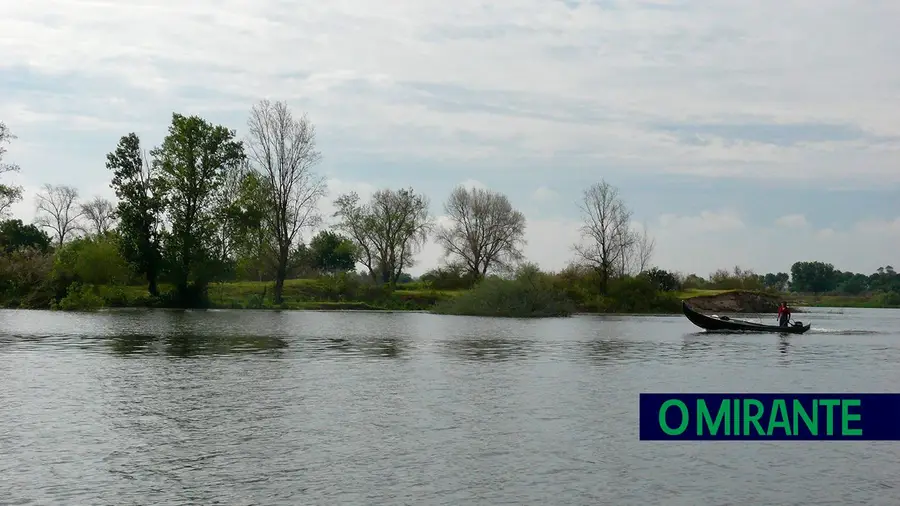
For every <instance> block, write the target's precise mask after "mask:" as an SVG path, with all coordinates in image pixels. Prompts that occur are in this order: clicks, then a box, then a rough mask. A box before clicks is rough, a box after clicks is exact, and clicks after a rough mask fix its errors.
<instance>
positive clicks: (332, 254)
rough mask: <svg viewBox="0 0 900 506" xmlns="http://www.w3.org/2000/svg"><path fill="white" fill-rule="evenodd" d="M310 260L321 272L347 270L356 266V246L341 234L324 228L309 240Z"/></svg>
mask: <svg viewBox="0 0 900 506" xmlns="http://www.w3.org/2000/svg"><path fill="white" fill-rule="evenodd" d="M309 260H310V264H311V267H312V268H313V269H316V270H318V271H321V272H328V273H335V272H347V271H350V270H353V269H354V268H355V267H356V246H355V245H354V244H353V241H351V240H350V239H348V238H346V237H344V236H342V235H340V234H336V233H334V232H332V231H330V230H323V231H321V232H319V233H318V234H316V235H315V237H313V238H312V240H311V241H309Z"/></svg>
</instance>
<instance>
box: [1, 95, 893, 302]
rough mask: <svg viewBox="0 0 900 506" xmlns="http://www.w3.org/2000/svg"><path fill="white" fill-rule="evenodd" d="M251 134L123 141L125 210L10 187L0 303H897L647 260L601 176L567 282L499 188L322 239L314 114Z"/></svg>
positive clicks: (198, 121)
mask: <svg viewBox="0 0 900 506" xmlns="http://www.w3.org/2000/svg"><path fill="white" fill-rule="evenodd" d="M247 127H248V135H246V136H243V135H242V136H239V135H238V134H237V132H236V131H235V130H231V129H229V128H226V127H224V126H221V125H215V124H212V123H210V122H208V121H206V120H204V119H203V118H200V117H197V116H183V115H180V114H177V113H174V114H172V117H171V124H170V125H169V128H168V131H167V134H166V135H165V136H164V137H163V138H162V139H161V142H160V144H159V145H158V146H156V147H154V148H152V149H150V150H149V153H147V152H145V150H144V148H143V147H142V144H141V139H140V138H139V137H138V136H137V135H136V134H134V133H129V134H126V135H124V136H122V137H121V138H120V140H119V142H118V144H117V145H116V146H111V148H112V151H111V152H110V153H109V154H108V155H107V159H106V168H107V169H108V170H109V171H110V176H111V178H110V187H111V188H112V189H113V190H114V191H115V194H116V199H117V201H116V202H110V201H107V200H105V199H102V198H99V197H96V198H93V199H89V200H87V201H81V200H80V198H79V195H78V191H77V190H76V189H75V188H73V187H70V186H65V185H51V184H47V185H44V186H43V187H42V190H41V191H40V192H39V194H38V195H37V197H36V203H37V215H36V217H35V220H34V223H33V224H25V223H23V222H22V221H21V220H19V219H15V218H14V217H10V216H8V211H9V209H10V205H12V204H13V203H15V202H17V201H19V200H21V198H22V189H21V188H19V187H14V186H9V185H3V184H0V306H2V307H14V308H40V309H46V308H54V309H60V310H92V309H97V308H102V307H179V308H253V309H377V310H433V311H434V312H437V313H441V314H462V315H484V316H507V317H547V316H567V315H570V314H572V313H574V312H612V313H677V312H679V311H680V300H681V299H683V298H689V297H693V296H698V295H709V294H715V293H720V292H721V291H724V290H738V289H740V290H757V291H769V292H777V293H786V294H787V293H789V295H785V297H790V299H789V300H791V301H793V303H794V304H801V303H807V304H810V305H824V304H829V305H855V306H862V307H875V306H878V307H885V306H900V300H898V298H900V277H898V275H897V273H896V272H894V269H893V268H892V267H890V266H887V267H884V268H882V269H879V270H878V272H876V273H874V274H872V275H868V276H866V275H862V274H854V273H846V272H840V271H836V270H835V269H834V268H833V267H832V266H831V265H830V264H824V263H821V262H797V263H795V264H794V265H793V266H792V268H791V272H790V274H788V273H770V274H765V275H757V274H755V273H753V272H751V271H744V270H741V269H739V268H737V267H736V268H735V269H734V270H733V271H726V270H719V271H716V272H714V273H712V274H711V275H710V276H709V278H703V277H700V276H697V275H695V274H690V275H687V276H684V275H681V274H678V273H672V272H667V271H665V270H662V269H659V268H657V267H654V266H653V265H652V264H651V259H652V256H653V250H654V241H653V239H652V238H650V237H649V236H648V234H647V231H646V230H645V229H644V230H641V231H640V232H639V231H638V230H635V229H633V228H632V226H631V223H632V218H631V211H630V210H629V209H628V207H627V206H626V205H625V203H624V202H623V201H622V199H621V198H620V197H619V195H618V191H617V190H616V188H614V187H613V186H611V185H610V184H608V183H606V182H604V181H601V182H599V183H597V184H594V185H592V186H590V187H589V188H588V189H586V190H585V191H584V192H583V194H582V196H581V199H580V201H579V202H578V207H579V209H580V210H581V214H582V220H583V226H582V229H581V232H582V237H581V240H580V242H579V243H578V244H575V245H574V250H575V252H576V257H575V258H574V259H572V261H571V263H570V265H569V266H568V267H566V268H565V269H563V270H562V271H560V272H541V271H540V270H539V269H538V268H537V267H536V266H534V265H531V264H529V263H528V262H527V260H526V259H525V256H524V254H523V248H524V245H525V240H524V234H525V230H526V228H527V223H526V219H525V216H524V215H523V214H522V213H521V212H519V211H518V210H516V209H514V208H513V206H512V205H511V203H510V201H509V199H508V198H507V197H506V196H505V195H503V194H501V193H498V192H495V191H492V190H486V189H466V188H463V187H457V188H455V189H453V190H452V192H451V194H450V195H449V197H448V198H447V200H446V201H445V203H444V206H443V211H444V216H443V219H442V220H441V221H440V222H439V221H438V220H436V219H435V218H434V217H433V216H431V215H430V213H429V209H430V204H429V199H428V198H427V197H426V196H424V195H421V194H419V193H417V192H416V191H415V190H413V189H412V188H401V189H381V190H378V191H376V192H375V193H374V194H373V195H372V196H371V197H370V198H369V199H368V201H364V200H363V199H361V198H360V196H359V195H357V194H355V193H353V192H350V193H347V194H343V195H339V196H338V197H337V198H336V199H335V201H334V207H335V208H336V209H337V211H336V213H335V214H334V216H333V218H335V219H336V223H335V224H334V225H333V226H332V227H330V229H329V228H328V227H323V226H322V224H323V221H324V220H323V216H321V215H320V211H319V209H320V205H319V204H320V202H319V201H320V199H321V198H322V197H323V196H324V195H325V194H326V187H325V182H324V179H323V178H321V177H320V176H318V175H316V174H315V173H314V172H313V168H314V167H315V166H316V164H317V163H318V162H319V161H320V159H321V155H320V153H319V152H318V151H317V150H316V143H315V128H314V127H313V125H312V124H311V123H310V122H309V120H308V119H307V118H306V116H305V115H304V116H302V117H299V118H294V117H293V115H292V114H291V112H290V111H289V110H288V108H287V106H286V105H285V104H284V103H280V102H279V103H274V104H273V103H270V102H268V101H262V102H260V103H259V104H257V105H256V106H254V107H253V108H252V109H251V112H250V118H249V120H248V125H247ZM14 138H15V137H14V136H13V135H12V134H11V132H10V131H9V129H8V128H7V127H6V125H4V124H3V123H0V176H2V175H3V174H4V173H8V172H16V171H19V170H20V169H19V167H17V166H15V165H11V164H8V163H3V156H4V155H5V153H6V151H5V149H3V145H4V144H5V143H7V142H10V141H11V140H12V139H14ZM239 138H244V139H246V140H238V139H239ZM48 232H49V233H48ZM304 233H308V234H309V241H308V242H306V241H304V240H303V237H304ZM428 241H434V242H436V243H437V244H438V245H440V246H441V248H442V249H443V252H444V259H443V263H442V265H440V266H439V267H437V268H435V269H432V270H430V271H429V272H427V273H425V274H424V275H423V276H421V277H420V278H419V279H418V280H414V279H413V278H412V277H411V276H410V275H409V274H408V270H409V269H410V268H411V267H413V266H414V265H415V257H416V255H417V254H418V253H419V251H420V249H421V247H422V246H423V245H424V244H426V243H427V242H428ZM357 266H362V270H360V271H358V272H357V271H355V269H356V267H357ZM808 293H813V294H814V295H808Z"/></svg>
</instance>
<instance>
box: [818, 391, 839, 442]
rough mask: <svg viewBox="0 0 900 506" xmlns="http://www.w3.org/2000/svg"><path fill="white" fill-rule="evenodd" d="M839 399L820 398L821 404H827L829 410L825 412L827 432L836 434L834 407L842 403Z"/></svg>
mask: <svg viewBox="0 0 900 506" xmlns="http://www.w3.org/2000/svg"><path fill="white" fill-rule="evenodd" d="M840 403H841V401H839V400H838V399H819V406H826V407H827V408H828V411H826V412H825V434H828V435H829V436H833V435H834V407H835V406H837V405H838V404H840Z"/></svg>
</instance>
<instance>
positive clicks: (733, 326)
mask: <svg viewBox="0 0 900 506" xmlns="http://www.w3.org/2000/svg"><path fill="white" fill-rule="evenodd" d="M681 309H682V311H684V316H686V317H687V319H688V320H690V321H691V323H693V324H694V325H696V326H698V327H700V328H702V329H706V330H709V331H719V332H722V331H725V332H776V333H780V334H802V333H804V332H806V331H807V330H809V328H810V326H811V325H812V324H809V323H807V324H806V325H803V322H794V323H792V324H791V325H788V326H787V327H781V326H778V325H764V324H762V323H755V322H748V321H746V320H735V319H733V318H729V317H727V316H707V315H705V314H701V313H698V312H697V311H694V310H693V309H692V308H691V307H690V305H688V303H687V302H685V301H681Z"/></svg>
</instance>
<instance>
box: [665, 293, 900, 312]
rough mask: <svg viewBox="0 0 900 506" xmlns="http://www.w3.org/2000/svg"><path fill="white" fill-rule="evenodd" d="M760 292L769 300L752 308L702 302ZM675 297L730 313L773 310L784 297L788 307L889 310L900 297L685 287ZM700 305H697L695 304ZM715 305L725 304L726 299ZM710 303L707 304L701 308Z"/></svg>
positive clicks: (745, 305) (880, 294)
mask: <svg viewBox="0 0 900 506" xmlns="http://www.w3.org/2000/svg"><path fill="white" fill-rule="evenodd" d="M738 293H744V294H760V295H762V296H764V298H765V299H766V300H768V301H770V302H768V303H765V304H766V307H755V306H757V303H755V302H751V303H744V304H743V306H742V307H743V308H744V309H743V310H738V308H736V307H718V308H717V307H713V306H715V305H716V302H713V303H712V304H709V303H706V304H704V302H707V301H717V300H718V301H721V300H725V301H727V300H728V299H729V298H732V297H733V295H729V294H738ZM678 297H679V298H680V299H682V300H688V299H690V300H691V301H692V303H694V304H695V305H696V306H697V307H698V308H701V309H707V310H719V311H733V312H739V313H740V312H746V313H752V312H769V311H775V310H777V307H775V306H772V304H773V303H774V304H776V305H777V302H778V301H781V300H784V301H786V302H787V303H788V305H790V306H792V307H804V306H805V307H835V308H842V307H843V308H868V309H890V308H900V296H897V295H892V294H884V293H877V294H867V295H816V294H789V293H777V292H773V293H766V292H754V291H750V290H686V291H682V292H679V293H678ZM744 299H747V300H752V299H753V297H747V296H744ZM698 302H699V303H700V304H697V303H698ZM719 305H726V306H727V305H728V303H727V302H725V303H724V304H719ZM703 306H710V307H703Z"/></svg>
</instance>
